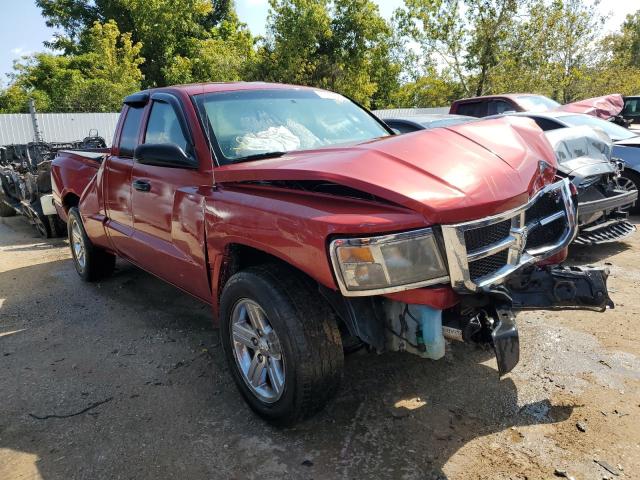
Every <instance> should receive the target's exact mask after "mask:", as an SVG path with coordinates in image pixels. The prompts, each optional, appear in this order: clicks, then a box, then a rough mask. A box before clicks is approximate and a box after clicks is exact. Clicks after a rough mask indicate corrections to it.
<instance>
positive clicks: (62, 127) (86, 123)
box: [0, 113, 119, 145]
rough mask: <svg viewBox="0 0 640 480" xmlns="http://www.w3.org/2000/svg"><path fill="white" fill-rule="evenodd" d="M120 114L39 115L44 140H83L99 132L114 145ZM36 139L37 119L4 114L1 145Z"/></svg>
mask: <svg viewBox="0 0 640 480" xmlns="http://www.w3.org/2000/svg"><path fill="white" fill-rule="evenodd" d="M118 115H119V114H118V113H37V114H36V115H35V117H36V121H37V123H38V129H39V130H40V135H41V137H42V140H43V141H45V142H71V141H74V140H82V139H83V138H84V137H86V136H88V135H89V131H90V130H94V131H95V130H97V131H98V135H100V136H101V137H104V139H105V140H106V142H107V145H111V140H112V139H113V134H114V132H115V130H116V123H117V122H118ZM35 140H36V135H35V131H34V127H33V119H32V118H31V115H30V114H28V113H18V114H2V115H0V145H11V144H23V143H29V142H33V141H35Z"/></svg>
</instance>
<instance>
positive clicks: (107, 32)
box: [0, 22, 144, 113]
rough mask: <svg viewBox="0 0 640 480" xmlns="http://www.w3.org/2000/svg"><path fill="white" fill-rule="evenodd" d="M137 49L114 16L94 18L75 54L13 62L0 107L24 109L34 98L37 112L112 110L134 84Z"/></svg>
mask: <svg viewBox="0 0 640 480" xmlns="http://www.w3.org/2000/svg"><path fill="white" fill-rule="evenodd" d="M140 50H141V45H140V44H135V43H133V42H132V40H131V35H130V34H128V33H125V34H121V33H120V31H119V30H118V27H117V25H116V24H115V22H108V23H106V24H104V25H103V24H100V23H98V22H96V23H95V24H94V25H93V26H92V27H91V28H90V29H89V30H87V31H85V32H84V33H83V34H82V35H81V36H80V39H79V46H78V48H77V53H76V54H74V55H66V56H63V55H53V54H49V53H37V54H35V55H33V56H31V57H25V58H23V59H22V60H21V61H18V62H16V63H15V65H14V69H15V73H13V74H12V75H11V83H10V85H9V87H8V88H7V89H6V90H4V91H3V92H1V93H0V110H2V111H3V112H5V113H9V112H26V111H28V105H27V102H28V99H29V98H34V100H35V102H36V108H37V109H38V110H39V111H42V112H47V111H56V112H84V111H86V112H112V111H117V110H119V109H120V106H121V105H122V98H123V97H124V96H126V95H128V94H130V93H132V92H134V91H136V90H138V89H140V82H141V80H142V73H141V72H140V65H141V64H142V62H143V60H144V59H143V58H141V57H140Z"/></svg>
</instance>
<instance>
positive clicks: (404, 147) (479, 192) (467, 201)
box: [215, 117, 557, 223]
mask: <svg viewBox="0 0 640 480" xmlns="http://www.w3.org/2000/svg"><path fill="white" fill-rule="evenodd" d="M541 161H543V162H542V163H541ZM556 165H557V164H556V161H555V156H554V153H553V150H552V149H551V146H550V145H549V143H548V142H547V140H546V138H545V137H544V134H543V132H542V131H541V130H540V129H539V128H538V127H537V126H536V125H535V123H534V122H533V121H532V120H530V119H527V118H521V117H518V118H516V117H505V118H500V119H494V120H487V121H483V122H473V123H469V124H463V125H457V126H454V127H450V128H436V129H433V130H429V131H420V132H416V133H411V134H406V135H399V136H389V137H384V138H381V139H378V140H374V141H370V142H366V143H361V144H357V145H354V146H347V147H331V148H322V149H317V150H309V151H303V152H291V153H289V154H286V155H284V156H282V157H279V158H275V159H268V160H258V161H252V162H244V163H238V164H233V165H227V166H223V167H220V168H217V169H216V170H215V181H216V183H221V184H228V183H242V182H257V181H287V180H290V181H301V180H315V181H325V182H332V183H336V184H340V185H344V186H347V187H350V188H354V189H357V190H360V191H363V192H366V193H369V194H372V195H375V196H377V197H380V198H383V199H385V200H387V201H390V202H393V203H396V204H398V205H401V206H404V207H407V208H410V209H412V210H414V211H417V212H420V213H421V214H423V215H424V217H425V219H426V220H427V221H429V222H431V223H455V222H460V221H466V220H473V219H477V218H482V217H486V216H488V215H493V214H496V213H499V212H503V211H505V210H508V209H510V208H515V207H517V206H520V205H522V204H523V203H525V202H526V201H527V200H528V198H529V197H530V196H531V195H532V194H533V193H535V191H537V189H539V188H540V187H541V186H542V185H543V184H546V183H550V182H551V181H552V180H553V178H554V175H555V167H556Z"/></svg>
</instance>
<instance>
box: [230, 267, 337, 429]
mask: <svg viewBox="0 0 640 480" xmlns="http://www.w3.org/2000/svg"><path fill="white" fill-rule="evenodd" d="M220 320H221V325H220V327H221V338H222V345H223V347H224V351H225V356H226V358H227V362H228V364H229V368H230V370H231V373H232V375H233V378H234V380H235V383H236V385H237V386H238V389H239V390H240V393H241V394H242V396H243V397H244V398H245V400H246V401H247V403H248V404H249V406H250V407H251V408H252V409H253V410H254V411H255V412H256V413H258V415H260V416H261V417H263V418H264V419H266V420H269V421H271V422H274V423H277V424H281V425H290V424H293V423H295V422H296V421H298V420H301V419H304V418H306V417H309V416H311V415H313V414H314V413H315V412H317V411H318V410H320V409H321V408H322V407H324V405H325V404H326V403H327V402H328V400H329V399H330V398H331V397H332V396H333V395H334V394H335V392H336V391H337V389H338V386H339V384H340V380H341V377H342V367H343V362H344V356H343V352H342V342H341V339H340V331H339V330H338V327H337V324H336V320H335V317H334V314H333V311H332V310H331V309H330V308H329V306H328V305H327V304H326V302H325V301H324V300H323V299H322V298H321V297H320V295H319V293H318V291H317V289H314V288H313V285H312V284H311V283H310V282H309V281H308V279H307V278H305V277H303V276H302V275H299V274H298V273H297V272H295V271H293V270H291V269H289V268H287V267H284V266H282V265H278V264H270V265H265V266H259V267H251V268H249V269H247V270H244V271H241V272H238V273H236V274H235V275H233V276H232V277H231V278H230V279H229V281H228V282H227V284H226V285H225V287H224V290H223V292H222V296H221V299H220Z"/></svg>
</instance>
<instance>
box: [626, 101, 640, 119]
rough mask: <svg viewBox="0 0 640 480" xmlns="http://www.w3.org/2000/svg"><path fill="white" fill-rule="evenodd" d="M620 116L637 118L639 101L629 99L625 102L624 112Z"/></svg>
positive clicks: (639, 106)
mask: <svg viewBox="0 0 640 480" xmlns="http://www.w3.org/2000/svg"><path fill="white" fill-rule="evenodd" d="M622 114H623V115H628V116H630V117H637V116H639V115H640V99H638V98H630V99H627V100H625V102H624V110H622Z"/></svg>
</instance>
